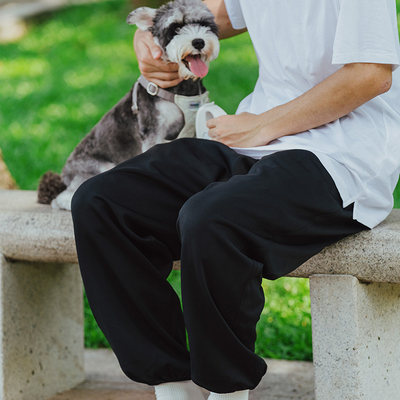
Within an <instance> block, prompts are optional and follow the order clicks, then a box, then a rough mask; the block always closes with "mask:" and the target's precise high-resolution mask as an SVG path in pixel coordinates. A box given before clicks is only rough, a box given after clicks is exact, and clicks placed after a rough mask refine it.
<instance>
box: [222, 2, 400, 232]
mask: <svg viewBox="0 0 400 400" xmlns="http://www.w3.org/2000/svg"><path fill="white" fill-rule="evenodd" d="M225 4H226V7H227V11H228V15H229V17H230V20H231V23H232V26H233V27H234V28H236V29H240V28H244V27H247V29H248V31H249V34H250V37H251V40H252V42H253V45H254V48H255V51H256V54H257V59H258V63H259V77H258V80H257V83H256V86H255V88H254V92H253V93H252V94H250V95H249V96H247V97H246V98H245V99H244V100H243V101H242V102H241V103H240V105H239V108H238V110H237V111H236V113H241V112H244V111H247V112H250V113H255V114H260V113H262V112H265V111H267V110H269V109H271V108H273V107H276V106H278V105H280V104H283V103H287V102H288V101H290V100H293V99H294V98H296V97H298V96H300V95H301V94H303V93H304V92H306V91H307V90H309V89H311V88H312V87H314V86H315V85H316V84H318V83H319V82H321V81H322V80H324V79H325V78H327V77H328V76H329V75H331V74H332V73H334V72H335V71H337V70H338V69H340V68H341V67H342V66H343V64H346V63H352V62H370V63H383V64H392V65H393V67H392V68H393V81H392V87H391V89H390V90H389V91H388V92H386V93H384V94H382V95H380V96H377V97H375V98H374V99H372V100H370V101H368V102H367V103H365V104H363V105H362V106H360V107H358V108H357V109H355V110H354V111H352V112H351V113H349V114H348V115H346V116H344V117H342V118H340V119H338V120H336V121H333V122H331V123H329V124H325V125H322V126H320V127H318V128H316V129H310V130H308V131H305V132H300V133H297V134H294V135H287V136H283V137H281V138H279V139H276V140H273V141H272V142H270V143H269V144H268V145H266V146H258V147H249V148H238V147H232V149H233V150H235V151H236V152H238V153H240V154H245V155H249V156H251V157H254V158H256V159H259V158H261V157H263V156H265V155H268V154H272V153H274V152H276V151H280V150H287V149H307V150H310V151H312V152H313V153H314V154H315V155H316V156H317V157H318V158H319V159H320V161H321V162H322V164H323V165H324V166H325V168H326V169H327V171H328V172H329V173H330V175H331V176H332V178H333V180H334V182H335V184H336V186H337V188H338V191H339V193H340V195H341V197H342V200H343V207H347V206H348V205H349V204H350V203H352V202H354V203H355V204H354V211H353V218H354V219H356V220H358V221H359V222H361V223H362V224H364V225H366V226H368V227H370V228H373V227H374V226H376V225H377V224H378V223H379V222H381V221H383V220H384V219H385V218H386V217H387V215H388V214H389V213H390V211H391V210H392V208H393V191H394V189H395V186H396V183H397V181H398V179H399V173H400V68H397V67H398V66H399V64H400V46H399V36H398V28H397V18H396V2H395V0H225Z"/></svg>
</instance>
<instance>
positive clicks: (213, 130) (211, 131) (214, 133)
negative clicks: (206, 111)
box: [208, 128, 218, 138]
mask: <svg viewBox="0 0 400 400" xmlns="http://www.w3.org/2000/svg"><path fill="white" fill-rule="evenodd" d="M208 136H210V137H211V138H217V137H218V133H217V130H216V128H211V129H209V130H208Z"/></svg>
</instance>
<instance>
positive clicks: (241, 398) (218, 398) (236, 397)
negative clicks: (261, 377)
mask: <svg viewBox="0 0 400 400" xmlns="http://www.w3.org/2000/svg"><path fill="white" fill-rule="evenodd" d="M249 391H250V390H249V389H247V390H239V391H237V392H231V393H214V392H210V396H209V397H208V400H248V398H249Z"/></svg>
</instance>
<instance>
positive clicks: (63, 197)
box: [51, 191, 73, 211]
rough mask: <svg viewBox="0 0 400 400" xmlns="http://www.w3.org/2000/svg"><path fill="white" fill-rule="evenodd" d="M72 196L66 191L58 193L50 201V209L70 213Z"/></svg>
mask: <svg viewBox="0 0 400 400" xmlns="http://www.w3.org/2000/svg"><path fill="white" fill-rule="evenodd" d="M72 196H73V193H71V192H68V191H64V192H62V193H60V194H59V195H58V196H57V197H56V198H55V199H54V200H52V202H51V207H52V208H53V209H55V210H68V211H71V200H72Z"/></svg>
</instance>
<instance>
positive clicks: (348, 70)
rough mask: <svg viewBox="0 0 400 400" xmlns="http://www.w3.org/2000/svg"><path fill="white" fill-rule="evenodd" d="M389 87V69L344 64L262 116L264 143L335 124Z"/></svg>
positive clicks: (373, 65) (389, 67) (374, 65)
mask: <svg viewBox="0 0 400 400" xmlns="http://www.w3.org/2000/svg"><path fill="white" fill-rule="evenodd" d="M390 84H391V66H390V65H381V64H347V65H346V66H344V67H343V68H341V69H340V70H338V71H336V72H335V73H334V74H332V75H330V76H329V77H328V78H326V79H325V80H323V81H322V82H320V83H319V84H318V85H316V86H314V87H313V88H312V89H310V90H308V91H307V92H305V93H304V94H302V95H301V96H299V97H297V98H295V99H294V100H292V101H290V102H288V103H285V104H282V105H280V106H277V107H275V108H273V109H271V110H269V111H267V112H265V113H264V114H261V115H260V118H261V124H262V127H263V128H262V129H263V134H265V138H266V143H268V142H270V141H272V140H274V139H277V138H279V137H282V136H285V135H291V134H295V133H299V132H303V131H307V130H309V129H312V128H316V127H318V126H321V125H324V124H327V123H329V122H332V121H335V120H337V119H338V118H340V117H343V116H344V115H347V114H348V113H350V112H351V111H353V110H354V109H355V108H357V107H359V106H360V105H362V104H364V103H365V102H367V101H369V100H371V99H372V98H374V97H375V96H377V95H379V94H382V93H384V92H386V91H387V90H389V88H390Z"/></svg>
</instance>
